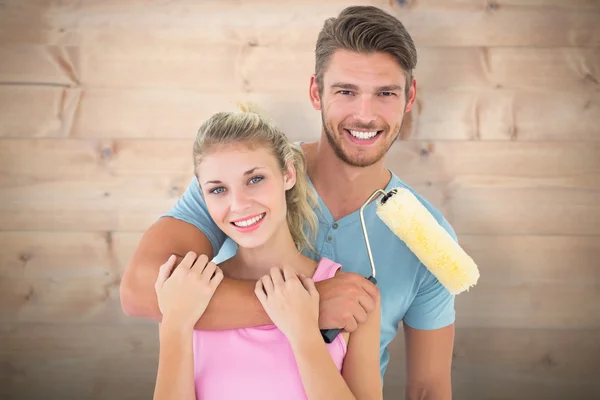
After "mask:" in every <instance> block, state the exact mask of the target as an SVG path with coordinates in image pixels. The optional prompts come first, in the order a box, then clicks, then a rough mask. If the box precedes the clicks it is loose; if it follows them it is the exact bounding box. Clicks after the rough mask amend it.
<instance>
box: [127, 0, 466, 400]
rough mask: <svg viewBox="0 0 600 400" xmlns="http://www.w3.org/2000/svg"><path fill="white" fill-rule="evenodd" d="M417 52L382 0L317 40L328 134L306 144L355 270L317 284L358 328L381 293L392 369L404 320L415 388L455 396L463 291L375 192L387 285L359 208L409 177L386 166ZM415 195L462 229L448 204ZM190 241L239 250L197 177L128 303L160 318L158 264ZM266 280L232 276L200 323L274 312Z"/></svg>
mask: <svg viewBox="0 0 600 400" xmlns="http://www.w3.org/2000/svg"><path fill="white" fill-rule="evenodd" d="M416 58H417V57H416V50H415V47H414V44H413V41H412V39H411V37H410V35H409V34H408V33H407V32H406V31H405V29H404V27H403V26H402V24H401V23H400V22H399V21H398V20H397V19H395V18H394V17H392V16H390V15H388V14H387V13H385V12H383V11H382V10H379V9H377V8H374V7H349V8H347V9H345V10H344V11H342V12H341V14H340V15H339V16H338V17H337V18H332V19H329V20H327V21H326V22H325V24H324V27H323V29H322V31H321V32H320V34H319V38H318V40H317V45H316V70H315V74H314V75H313V76H312V77H311V81H310V100H311V102H312V105H313V106H314V108H315V109H316V110H319V111H320V112H321V117H322V122H323V126H322V132H321V138H320V140H319V141H318V142H316V143H307V144H303V145H302V146H303V150H304V152H305V155H306V158H307V163H308V174H309V178H310V181H311V183H312V184H313V186H314V187H315V189H316V191H317V193H318V195H319V202H320V210H317V213H318V215H319V221H320V224H319V234H318V237H317V239H316V243H315V247H316V249H317V250H318V252H319V254H320V255H321V256H324V257H329V258H331V259H333V260H335V261H337V262H339V263H340V264H342V266H343V270H344V271H346V272H342V273H339V274H338V275H337V276H336V277H334V278H332V279H329V280H326V281H323V282H318V283H317V285H316V286H317V289H318V290H319V294H320V298H321V305H320V326H321V328H322V329H329V328H336V327H342V328H343V329H345V330H346V331H349V332H352V331H354V330H355V329H356V327H357V324H359V323H361V321H364V320H365V318H366V315H367V313H369V312H370V311H371V310H372V309H373V304H374V300H375V298H376V297H377V296H381V305H382V318H381V323H382V327H381V347H380V348H381V374H382V376H383V374H384V372H385V369H386V367H387V364H388V362H389V353H388V351H387V345H388V344H389V343H390V342H391V341H392V340H393V338H394V336H395V335H396V333H397V329H398V325H399V323H400V322H403V325H404V331H405V340H406V357H407V364H406V365H407V382H406V383H407V398H409V399H416V398H419V399H436V400H439V399H449V398H451V384H450V366H451V360H452V348H453V343H454V317H455V313H454V297H453V296H452V295H451V294H450V293H449V292H448V291H447V290H446V289H445V288H444V287H443V286H442V285H441V284H440V282H439V281H438V280H437V279H435V277H434V276H433V275H432V274H431V273H430V272H429V271H428V270H427V268H426V267H425V266H424V265H423V264H421V263H420V262H419V260H418V259H417V258H416V256H415V255H414V254H413V253H412V252H411V251H410V250H409V249H408V248H407V247H406V246H405V245H404V244H403V243H402V242H401V241H400V240H399V239H398V238H397V237H396V236H395V235H394V234H393V233H392V232H391V230H390V229H389V228H387V227H386V226H385V225H384V223H383V222H382V221H381V220H380V219H379V218H378V217H377V215H376V214H375V203H371V204H370V206H369V207H367V208H366V209H365V219H366V221H367V229H368V231H369V239H370V242H371V248H372V252H373V257H374V260H375V264H376V267H377V279H378V289H379V291H378V290H377V287H375V286H373V285H372V284H371V283H370V282H369V281H367V279H365V278H364V277H367V276H369V275H370V272H371V271H370V263H369V258H368V254H367V251H366V247H365V242H364V237H363V233H362V228H361V223H360V216H359V209H360V207H361V205H362V204H363V203H364V202H365V201H366V199H367V198H368V197H369V196H370V195H371V194H372V193H373V192H374V191H375V190H376V189H384V190H386V191H387V190H390V189H392V188H394V187H399V186H404V187H407V186H406V185H405V184H404V183H403V182H402V181H400V180H399V179H398V177H396V176H395V175H393V174H392V173H390V171H388V170H387V169H385V168H384V160H385V155H386V153H387V151H388V150H389V148H390V147H391V146H392V145H393V143H394V142H395V141H396V139H397V137H398V135H399V133H400V128H401V126H402V122H403V118H404V115H405V113H407V112H409V111H410V110H411V109H412V106H413V104H414V101H415V96H416V83H415V80H414V79H413V77H412V70H413V68H414V67H415V65H416ZM409 189H410V188H409ZM411 190H412V189H411ZM413 193H414V191H413ZM415 195H416V196H417V197H418V198H419V199H420V200H421V201H422V203H423V204H424V205H425V206H426V207H427V208H428V209H429V210H430V211H431V213H432V214H433V215H434V217H435V218H436V219H437V220H438V221H439V222H440V224H442V226H444V227H445V229H446V230H447V231H448V232H449V233H450V234H451V235H453V237H455V236H454V231H453V230H452V228H451V227H450V226H449V224H448V223H447V221H446V220H445V219H444V218H443V216H442V215H441V214H440V212H439V211H438V210H436V209H435V208H434V207H433V206H432V205H431V204H430V203H429V202H428V201H427V200H425V199H424V198H422V197H421V196H420V195H418V194H417V193H415ZM188 251H194V252H195V253H196V254H206V255H208V256H209V258H212V257H213V256H214V255H215V254H217V253H218V257H217V261H221V260H223V259H226V258H228V257H230V256H231V255H232V254H233V253H234V252H235V248H234V246H233V245H232V242H231V241H230V240H228V238H226V237H225V236H224V235H223V233H222V232H221V231H220V230H219V229H218V228H217V227H216V225H215V224H214V222H213V221H212V220H211V219H210V217H209V215H208V212H207V209H206V205H205V204H204V201H203V199H202V197H201V195H200V191H199V188H198V182H197V181H196V180H192V182H191V183H190V185H189V187H188V188H187V190H186V192H185V193H184V195H183V197H182V198H181V199H180V200H179V201H178V202H177V204H176V205H175V206H174V207H173V209H171V210H170V211H169V212H168V213H167V214H166V215H165V216H164V217H163V218H161V219H160V220H159V221H157V222H156V223H155V224H154V225H153V226H152V227H151V228H150V229H149V230H148V231H147V232H146V233H145V234H144V236H143V238H142V240H141V242H140V244H139V247H138V249H137V250H136V252H135V254H134V256H133V258H132V260H131V263H130V265H129V266H128V268H127V270H126V272H125V275H124V276H123V280H122V286H121V299H122V306H123V309H124V311H125V312H126V313H127V314H128V315H132V316H138V317H144V318H151V319H154V320H160V312H159V310H158V306H157V301H156V296H155V293H154V286H153V285H154V282H155V280H156V276H157V272H158V268H159V266H160V265H161V264H163V263H164V262H165V261H166V260H167V258H168V257H169V256H170V255H171V254H176V255H178V256H179V257H183V256H185V254H186V253H187V252H188ZM254 284H255V283H254V282H244V281H236V280H232V279H227V278H226V279H224V280H223V281H222V282H221V285H220V286H219V288H218V289H217V291H216V293H215V295H214V297H213V300H212V301H211V303H210V305H209V307H208V309H207V310H206V312H205V314H204V316H203V317H202V318H201V320H200V321H198V324H197V325H196V328H197V329H207V330H211V329H233V328H240V327H249V326H257V325H264V324H270V323H271V321H270V320H269V318H268V317H267V315H266V313H265V312H264V310H263V309H262V307H261V305H260V303H259V301H258V299H256V296H255V295H254Z"/></svg>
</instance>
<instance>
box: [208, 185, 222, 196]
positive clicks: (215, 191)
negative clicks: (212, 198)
mask: <svg viewBox="0 0 600 400" xmlns="http://www.w3.org/2000/svg"><path fill="white" fill-rule="evenodd" d="M224 191H225V188H224V187H220V186H219V187H216V188H214V189H211V190H210V192H209V193H211V194H221V193H223V192H224Z"/></svg>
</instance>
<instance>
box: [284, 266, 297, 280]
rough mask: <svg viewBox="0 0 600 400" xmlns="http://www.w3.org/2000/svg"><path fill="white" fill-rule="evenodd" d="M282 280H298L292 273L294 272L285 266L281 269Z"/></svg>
mask: <svg viewBox="0 0 600 400" xmlns="http://www.w3.org/2000/svg"><path fill="white" fill-rule="evenodd" d="M283 278H284V279H285V281H286V282H290V281H293V280H296V279H298V277H297V275H296V272H294V270H293V269H292V268H290V267H289V266H287V265H286V266H284V267H283Z"/></svg>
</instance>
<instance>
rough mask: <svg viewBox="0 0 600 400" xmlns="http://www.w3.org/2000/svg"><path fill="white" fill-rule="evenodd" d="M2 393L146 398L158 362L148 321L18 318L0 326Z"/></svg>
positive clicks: (153, 330) (21, 396) (30, 396)
mask: <svg viewBox="0 0 600 400" xmlns="http://www.w3.org/2000/svg"><path fill="white" fill-rule="evenodd" d="M0 338H1V339H2V343H3V347H2V348H1V349H0V357H1V359H2V363H1V364H0V371H1V372H0V376H1V378H0V382H1V383H2V384H1V385H0V396H2V398H6V399H13V398H14V399H17V398H18V399H38V398H48V399H55V398H65V399H66V398H71V397H73V396H74V395H76V397H78V398H86V399H109V398H119V399H139V398H151V397H152V393H153V391H154V379H155V377H156V370H157V367H158V346H157V343H158V338H157V328H156V326H155V325H154V324H150V323H146V324H137V325H135V324H134V325H128V324H126V323H123V324H121V325H113V326H106V325H95V326H94V325H79V326H76V325H70V326H69V325H64V324H29V323H20V324H19V325H18V326H17V327H2V328H0Z"/></svg>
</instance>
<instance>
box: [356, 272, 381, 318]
mask: <svg viewBox="0 0 600 400" xmlns="http://www.w3.org/2000/svg"><path fill="white" fill-rule="evenodd" d="M360 282H361V288H362V289H363V290H364V291H365V293H366V294H367V295H368V296H369V298H368V299H367V298H365V299H364V301H361V304H362V306H363V307H364V308H365V310H366V311H367V312H368V313H370V312H371V311H373V310H374V309H375V303H376V300H377V298H378V297H379V289H378V288H377V286H376V285H374V284H373V283H372V282H371V281H369V280H367V279H364V280H362V281H360Z"/></svg>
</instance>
